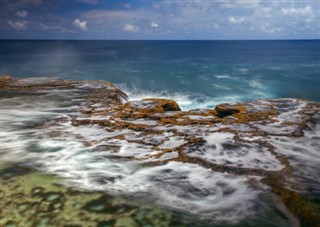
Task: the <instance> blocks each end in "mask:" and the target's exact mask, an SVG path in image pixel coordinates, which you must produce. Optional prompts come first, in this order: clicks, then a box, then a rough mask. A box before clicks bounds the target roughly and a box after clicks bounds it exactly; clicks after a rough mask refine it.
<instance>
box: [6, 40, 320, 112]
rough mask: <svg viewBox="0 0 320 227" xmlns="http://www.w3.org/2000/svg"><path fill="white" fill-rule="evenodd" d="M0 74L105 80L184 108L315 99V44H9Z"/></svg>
mask: <svg viewBox="0 0 320 227" xmlns="http://www.w3.org/2000/svg"><path fill="white" fill-rule="evenodd" d="M0 45H1V48H0V64H1V74H5V75H11V76H14V77H38V76H39V77H40V76H41V77H43V76H58V77H60V78H62V79H72V80H108V81H111V82H112V83H114V84H116V85H117V86H118V87H119V88H121V89H122V90H124V91H125V92H126V93H127V94H128V95H129V98H130V99H131V100H135V99H141V98H148V97H163V98H171V99H174V100H176V101H177V102H178V104H179V105H180V106H181V108H182V109H183V110H189V109H198V108H212V107H214V106H215V105H216V104H219V103H225V102H242V101H251V100H257V99H265V98H283V97H289V98H301V99H307V100H313V101H320V92H319V87H320V41H319V40H294V41H293V40H287V41H285V40H284V41H11V40H10V41H9V40H1V42H0Z"/></svg>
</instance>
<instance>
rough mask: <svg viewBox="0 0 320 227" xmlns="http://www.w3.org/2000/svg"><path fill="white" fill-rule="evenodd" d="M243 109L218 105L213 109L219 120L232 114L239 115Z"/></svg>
mask: <svg viewBox="0 0 320 227" xmlns="http://www.w3.org/2000/svg"><path fill="white" fill-rule="evenodd" d="M243 109H244V108H243V107H240V106H232V105H229V104H220V105H217V106H216V107H215V109H214V110H215V111H216V112H217V116H218V117H220V118H224V117H227V116H230V115H232V114H234V113H240V111H241V110H243Z"/></svg>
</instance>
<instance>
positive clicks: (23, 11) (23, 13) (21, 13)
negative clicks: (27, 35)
mask: <svg viewBox="0 0 320 227" xmlns="http://www.w3.org/2000/svg"><path fill="white" fill-rule="evenodd" d="M16 16H18V17H26V16H28V12H27V11H26V10H24V9H23V10H19V11H17V12H16Z"/></svg>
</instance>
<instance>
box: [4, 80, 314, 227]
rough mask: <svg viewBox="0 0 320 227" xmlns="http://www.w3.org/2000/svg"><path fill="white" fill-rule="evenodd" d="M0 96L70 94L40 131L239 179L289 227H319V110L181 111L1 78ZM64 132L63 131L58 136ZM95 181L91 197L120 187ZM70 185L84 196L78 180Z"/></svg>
mask: <svg viewBox="0 0 320 227" xmlns="http://www.w3.org/2000/svg"><path fill="white" fill-rule="evenodd" d="M0 90H1V97H2V98H11V97H18V96H20V95H35V94H44V93H45V94H46V93H50V92H51V91H55V92H57V93H59V92H60V91H64V90H66V91H74V93H77V94H78V96H77V98H78V99H79V100H80V101H79V105H77V108H75V109H74V110H73V112H72V115H70V116H68V117H66V116H61V117H56V118H54V119H52V120H50V121H48V122H45V123H44V124H43V125H41V126H38V127H42V128H45V129H50V130H52V132H55V133H56V134H57V136H61V134H62V133H68V134H73V135H74V136H75V138H77V139H78V140H80V141H83V143H84V144H85V146H87V147H94V149H95V150H96V151H97V152H101V151H106V150H108V151H112V152H111V153H112V158H114V159H124V160H134V161H139V162H141V163H142V165H143V166H146V167H155V168H161V166H170V165H171V164H172V163H178V164H177V165H191V166H194V168H198V167H199V168H200V167H201V169H205V170H206V171H207V170H208V171H209V170H210V171H212V172H214V173H219V174H220V173H221V174H227V175H228V176H230V177H245V178H246V179H247V180H248V184H249V185H250V187H253V188H257V189H258V190H264V191H268V192H269V193H270V194H272V195H273V196H274V197H273V198H274V199H273V201H274V203H275V206H276V207H277V208H278V209H279V210H280V212H282V213H284V215H286V216H287V218H288V219H289V220H290V222H291V225H292V226H319V223H318V220H320V208H319V200H318V199H319V197H320V196H319V193H320V185H319V181H318V180H319V176H320V168H319V167H318V163H319V161H320V153H319V132H320V131H319V128H320V127H319V125H320V103H317V102H311V101H307V100H300V99H291V98H283V99H266V100H258V101H252V102H245V103H236V104H220V105H217V106H216V107H215V108H214V109H203V110H190V111H181V109H180V108H179V105H178V104H177V103H176V102H175V101H173V100H168V99H157V98H153V99H143V100H139V101H128V96H127V95H126V94H125V93H124V92H123V91H121V90H119V89H118V88H117V87H116V86H114V85H113V84H112V83H110V82H105V81H66V80H61V79H59V78H25V79H17V78H12V77H9V76H1V77H0ZM65 125H68V129H67V130H66V131H64V132H62V131H61V130H60V129H61V127H62V126H63V127H65ZM91 129H95V132H94V133H93V132H92V133H91V131H90V130H91ZM99 130H100V131H101V133H100V134H99V135H98V134H97V131H99ZM173 170H174V167H173V168H172V169H170V171H173ZM172 174H174V172H172ZM99 177H100V178H101V179H100V178H99V179H95V180H96V181H102V182H104V183H102V184H101V185H98V186H97V188H92V189H93V190H104V189H105V188H107V187H111V188H112V186H113V185H114V182H117V181H118V179H119V181H121V178H117V177H116V176H115V177H109V178H108V179H106V178H103V176H99ZM122 178H123V177H122ZM72 184H75V185H77V186H78V187H79V188H83V189H84V190H87V188H85V186H83V185H81V183H79V182H78V181H77V179H74V180H73V183H72ZM110 184H111V186H110ZM310 192H312V193H310ZM209 194H210V193H209ZM2 206H3V207H6V204H2ZM1 210H2V209H1ZM1 216H3V213H2V214H1ZM168 225H169V226H170V224H168Z"/></svg>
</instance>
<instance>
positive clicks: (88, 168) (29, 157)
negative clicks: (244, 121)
mask: <svg viewBox="0 0 320 227" xmlns="http://www.w3.org/2000/svg"><path fill="white" fill-rule="evenodd" d="M70 96H73V97H72V98H73V99H75V100H77V98H80V97H77V94H76V93H74V92H70V93H69V92H66V93H61V92H59V95H58V94H57V93H55V92H52V93H51V94H42V95H41V94H38V95H37V96H36V97H37V98H35V97H34V96H32V95H31V96H21V97H16V98H7V99H6V98H5V99H2V100H1V104H2V118H3V121H2V124H3V130H2V134H1V143H2V149H1V160H2V161H6V162H22V163H23V162H26V161H27V163H28V165H30V166H33V167H35V166H36V167H37V168H38V169H41V170H43V171H45V172H48V173H53V174H57V175H59V176H61V177H63V178H65V179H67V181H66V182H65V183H66V184H67V185H69V186H72V187H77V188H82V189H83V190H101V191H108V192H110V193H115V194H118V193H120V194H123V193H124V194H126V195H130V196H132V197H136V198H140V197H141V198H140V199H142V198H143V199H146V200H150V201H157V203H158V204H159V205H162V206H164V207H167V208H169V209H173V210H175V211H180V212H184V213H190V214H193V215H197V216H199V217H201V218H202V219H208V220H209V219H210V220H215V221H229V222H237V221H239V220H241V219H243V218H244V217H246V216H248V215H250V214H251V213H252V212H253V211H252V207H253V205H254V203H253V201H254V199H255V198H256V196H257V194H258V191H256V190H253V189H251V188H250V187H249V186H248V185H247V184H246V182H247V179H246V178H245V177H235V176H231V175H228V174H223V173H214V172H213V171H211V170H208V169H205V168H203V167H200V166H197V165H195V164H187V163H179V162H169V163H167V164H165V165H160V166H154V167H148V168H146V167H142V164H143V163H144V162H145V161H143V160H142V161H139V160H126V159H125V157H132V156H135V157H138V158H139V157H143V156H144V155H147V156H150V155H152V154H153V153H154V151H153V150H152V147H151V146H142V145H138V144H137V143H134V142H124V141H120V140H116V139H113V140H112V139H110V140H109V141H108V142H104V141H105V139H107V138H111V137H114V136H116V135H121V134H125V135H126V137H127V138H128V139H130V138H131V139H134V138H139V133H138V132H134V131H130V130H124V131H119V132H109V131H106V130H105V129H103V128H101V127H98V126H91V127H89V126H88V127H86V128H83V127H82V126H79V127H73V126H71V124H70V120H71V117H74V116H75V113H73V111H72V109H73V108H76V107H77V106H78V105H79V104H80V103H81V99H79V100H78V101H77V102H74V101H72V100H71V99H70ZM66 97H68V98H67V99H66ZM60 98H61V99H63V100H69V101H64V102H61V99H60ZM39 101H40V102H39ZM79 101H80V102H79ZM26 103H27V104H26ZM18 109H19V111H18ZM60 118H61V120H54V121H52V122H51V121H50V120H49V119H60ZM48 120H49V121H48ZM37 124H40V125H41V124H44V127H34V126H35V125H37ZM168 137H169V134H168V135H166V134H164V135H163V136H161V135H159V138H155V137H153V138H150V142H151V139H152V140H153V141H154V142H155V143H157V144H159V146H160V147H163V148H173V147H176V146H180V145H181V144H183V143H185V142H186V141H184V139H183V138H175V137H171V138H170V139H169V140H168ZM146 139H147V138H146ZM87 141H90V144H91V145H89V146H88V144H87V145H85V143H84V142H87ZM168 154H169V153H168ZM116 157H124V159H119V158H116ZM169 157H170V156H169ZM171 157H176V156H175V155H174V152H172V154H171Z"/></svg>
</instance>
